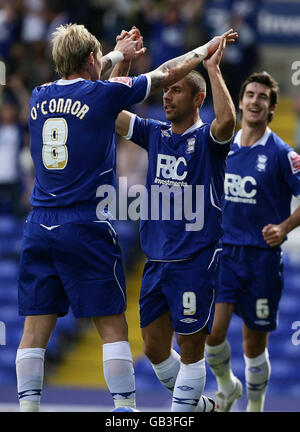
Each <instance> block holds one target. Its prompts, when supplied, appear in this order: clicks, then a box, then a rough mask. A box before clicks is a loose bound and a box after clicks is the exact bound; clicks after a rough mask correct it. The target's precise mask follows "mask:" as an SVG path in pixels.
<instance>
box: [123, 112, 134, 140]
mask: <svg viewBox="0 0 300 432" xmlns="http://www.w3.org/2000/svg"><path fill="white" fill-rule="evenodd" d="M135 118H136V114H132V116H131V118H130V123H129V128H128V133H127V135H126V136H123V138H125V139H127V140H130V139H131V138H132V135H133V126H134V122H135Z"/></svg>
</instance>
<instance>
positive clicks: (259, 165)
mask: <svg viewBox="0 0 300 432" xmlns="http://www.w3.org/2000/svg"><path fill="white" fill-rule="evenodd" d="M241 134H242V131H241V130H240V131H238V133H237V134H236V136H235V139H234V143H233V146H232V148H231V151H230V152H229V154H228V158H227V169H226V175H225V183H224V200H223V228H224V231H225V233H224V236H223V239H222V240H223V242H224V243H229V244H235V245H248V246H259V247H263V248H268V247H269V246H268V245H267V243H266V242H265V241H264V238H263V235H262V229H263V227H264V226H266V225H268V224H280V223H281V222H282V221H283V220H285V219H286V218H287V217H288V216H289V215H290V206H291V199H292V195H295V196H300V156H299V155H298V154H297V153H296V152H295V151H294V150H293V149H292V148H291V147H289V146H288V145H287V144H286V143H284V142H283V141H282V140H281V139H280V138H279V137H278V136H277V135H276V134H275V133H274V132H272V131H271V130H270V129H269V128H267V129H266V132H265V133H264V135H263V136H262V137H261V139H260V140H259V141H258V142H257V143H255V144H254V145H252V146H251V147H241V145H240V142H241Z"/></svg>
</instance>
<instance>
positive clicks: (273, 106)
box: [270, 104, 277, 115]
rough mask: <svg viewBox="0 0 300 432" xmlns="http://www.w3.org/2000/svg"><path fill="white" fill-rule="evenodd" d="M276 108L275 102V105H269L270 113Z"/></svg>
mask: <svg viewBox="0 0 300 432" xmlns="http://www.w3.org/2000/svg"><path fill="white" fill-rule="evenodd" d="M276 108H277V104H275V105H272V106H271V107H270V114H272V115H273V114H274V112H275V111H276Z"/></svg>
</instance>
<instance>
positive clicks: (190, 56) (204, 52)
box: [149, 29, 237, 95]
mask: <svg viewBox="0 0 300 432" xmlns="http://www.w3.org/2000/svg"><path fill="white" fill-rule="evenodd" d="M236 38H237V33H236V32H233V30H232V29H230V30H228V31H227V32H225V33H223V35H221V36H216V37H214V38H213V39H212V40H210V41H209V42H207V43H206V44H205V45H203V46H200V47H198V48H196V49H194V50H193V51H190V52H188V53H186V54H184V55H182V56H180V57H176V58H174V59H171V60H169V61H167V62H165V63H163V64H162V65H161V66H159V67H158V68H157V69H155V70H154V71H152V72H150V73H149V75H150V77H151V90H150V95H151V94H153V93H155V92H157V91H159V90H162V89H163V88H166V87H169V86H171V85H173V84H174V83H175V82H177V81H180V80H181V79H182V78H184V77H185V75H187V74H188V73H189V72H190V71H191V70H193V69H195V68H196V67H197V66H198V65H199V64H200V63H201V61H202V60H204V59H206V58H209V57H210V56H212V55H213V54H214V53H215V52H216V50H217V49H218V47H219V45H220V42H221V41H223V40H224V39H225V40H226V41H227V42H234V41H235V39H236Z"/></svg>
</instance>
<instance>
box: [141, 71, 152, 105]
mask: <svg viewBox="0 0 300 432" xmlns="http://www.w3.org/2000/svg"><path fill="white" fill-rule="evenodd" d="M144 76H145V77H146V79H147V89H146V94H145V97H144V99H143V100H142V102H144V100H145V99H147V97H148V96H149V93H150V90H151V75H150V74H148V73H147V74H144Z"/></svg>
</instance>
